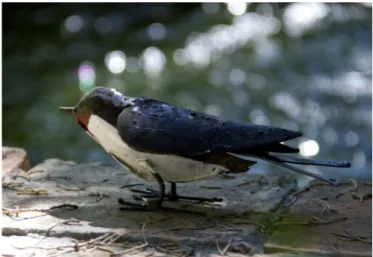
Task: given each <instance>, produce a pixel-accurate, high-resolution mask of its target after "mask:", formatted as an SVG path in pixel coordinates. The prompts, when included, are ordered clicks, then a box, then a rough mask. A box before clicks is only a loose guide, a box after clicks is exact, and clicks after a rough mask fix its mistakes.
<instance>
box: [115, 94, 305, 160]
mask: <svg viewBox="0 0 373 257" xmlns="http://www.w3.org/2000/svg"><path fill="white" fill-rule="evenodd" d="M117 126H118V130H119V135H120V136H121V138H122V139H123V140H124V141H125V142H126V143H127V144H128V145H129V146H130V147H132V148H134V149H136V150H138V151H143V152H150V153H162V154H175V155H184V156H185V155H186V156H188V155H189V156H195V155H202V154H207V153H225V152H227V151H231V152H238V153H240V152H245V151H250V150H252V149H257V148H258V149H265V148H266V147H269V146H271V145H274V144H277V143H279V142H282V141H286V140H289V139H292V138H296V137H299V136H301V133H300V132H294V131H289V130H285V129H281V128H275V127H268V126H261V125H255V124H250V123H243V122H235V121H228V120H225V119H222V118H220V117H216V116H212V115H208V114H204V113H200V112H195V111H192V110H186V109H183V108H177V107H175V106H172V105H169V104H167V103H163V102H159V101H156V100H152V99H146V98H141V99H137V100H136V101H135V104H134V105H133V106H131V107H129V108H126V109H124V110H123V111H122V113H121V114H120V115H119V117H118V121H117Z"/></svg>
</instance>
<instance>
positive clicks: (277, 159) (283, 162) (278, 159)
mask: <svg viewBox="0 0 373 257" xmlns="http://www.w3.org/2000/svg"><path fill="white" fill-rule="evenodd" d="M228 154H230V155H233V156H236V157H237V158H241V159H245V160H250V157H254V158H258V159H262V160H265V161H268V162H271V163H273V164H276V165H278V166H281V167H284V168H287V169H289V170H292V171H295V172H298V173H301V174H303V175H307V176H310V177H313V178H316V179H320V180H322V181H325V182H327V183H330V184H332V185H335V186H338V185H339V184H340V183H339V182H338V181H335V180H333V179H330V178H325V177H323V176H321V175H318V174H314V173H311V172H308V171H305V170H302V169H299V168H298V167H294V166H292V165H289V164H287V163H293V164H301V165H315V166H327V167H337V168H349V167H351V163H350V162H348V161H315V160H309V159H304V158H298V157H292V156H286V155H283V154H276V155H272V154H269V153H260V154H249V155H242V154H236V153H228Z"/></svg>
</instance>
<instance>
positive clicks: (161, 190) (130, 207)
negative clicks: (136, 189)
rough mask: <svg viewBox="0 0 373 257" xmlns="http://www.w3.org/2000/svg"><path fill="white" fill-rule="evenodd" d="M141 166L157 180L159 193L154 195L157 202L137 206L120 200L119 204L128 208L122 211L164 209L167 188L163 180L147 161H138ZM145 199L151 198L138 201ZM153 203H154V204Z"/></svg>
mask: <svg viewBox="0 0 373 257" xmlns="http://www.w3.org/2000/svg"><path fill="white" fill-rule="evenodd" d="M138 162H139V164H140V165H141V166H143V167H144V168H147V169H148V170H150V171H151V173H152V175H153V176H154V178H155V179H156V181H157V182H158V185H159V193H157V195H155V194H153V197H157V198H158V199H156V200H155V201H154V200H153V201H146V200H145V201H144V203H143V204H137V203H132V202H126V201H124V200H123V199H121V198H119V199H118V202H119V204H121V205H126V206H128V207H121V208H120V210H135V211H140V210H142V211H150V210H158V209H161V208H162V203H163V200H164V196H165V186H164V183H163V180H162V178H161V177H160V176H159V175H158V174H157V173H156V172H155V171H154V169H153V167H152V166H151V164H150V163H149V162H148V161H147V160H138ZM144 198H150V197H145V196H143V197H138V196H137V197H136V198H135V199H136V200H139V199H141V200H144ZM152 202H153V203H152Z"/></svg>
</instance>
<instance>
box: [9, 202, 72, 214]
mask: <svg viewBox="0 0 373 257" xmlns="http://www.w3.org/2000/svg"><path fill="white" fill-rule="evenodd" d="M63 208H68V209H73V210H75V209H78V206H77V205H74V204H60V205H56V206H52V207H50V208H49V209H8V208H4V207H3V215H10V214H19V213H23V212H50V211H52V210H55V209H63Z"/></svg>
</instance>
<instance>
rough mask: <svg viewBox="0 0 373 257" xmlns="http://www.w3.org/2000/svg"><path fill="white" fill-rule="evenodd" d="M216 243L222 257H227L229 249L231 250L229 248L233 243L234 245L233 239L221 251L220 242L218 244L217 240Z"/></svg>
mask: <svg viewBox="0 0 373 257" xmlns="http://www.w3.org/2000/svg"><path fill="white" fill-rule="evenodd" d="M215 242H216V247H217V248H218V252H219V253H220V255H221V256H225V255H226V253H227V251H228V249H229V247H230V246H231V243H232V237H231V238H230V239H229V242H228V244H227V245H226V246H225V247H224V249H223V250H221V249H220V245H219V242H218V240H217V239H216V240H215Z"/></svg>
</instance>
